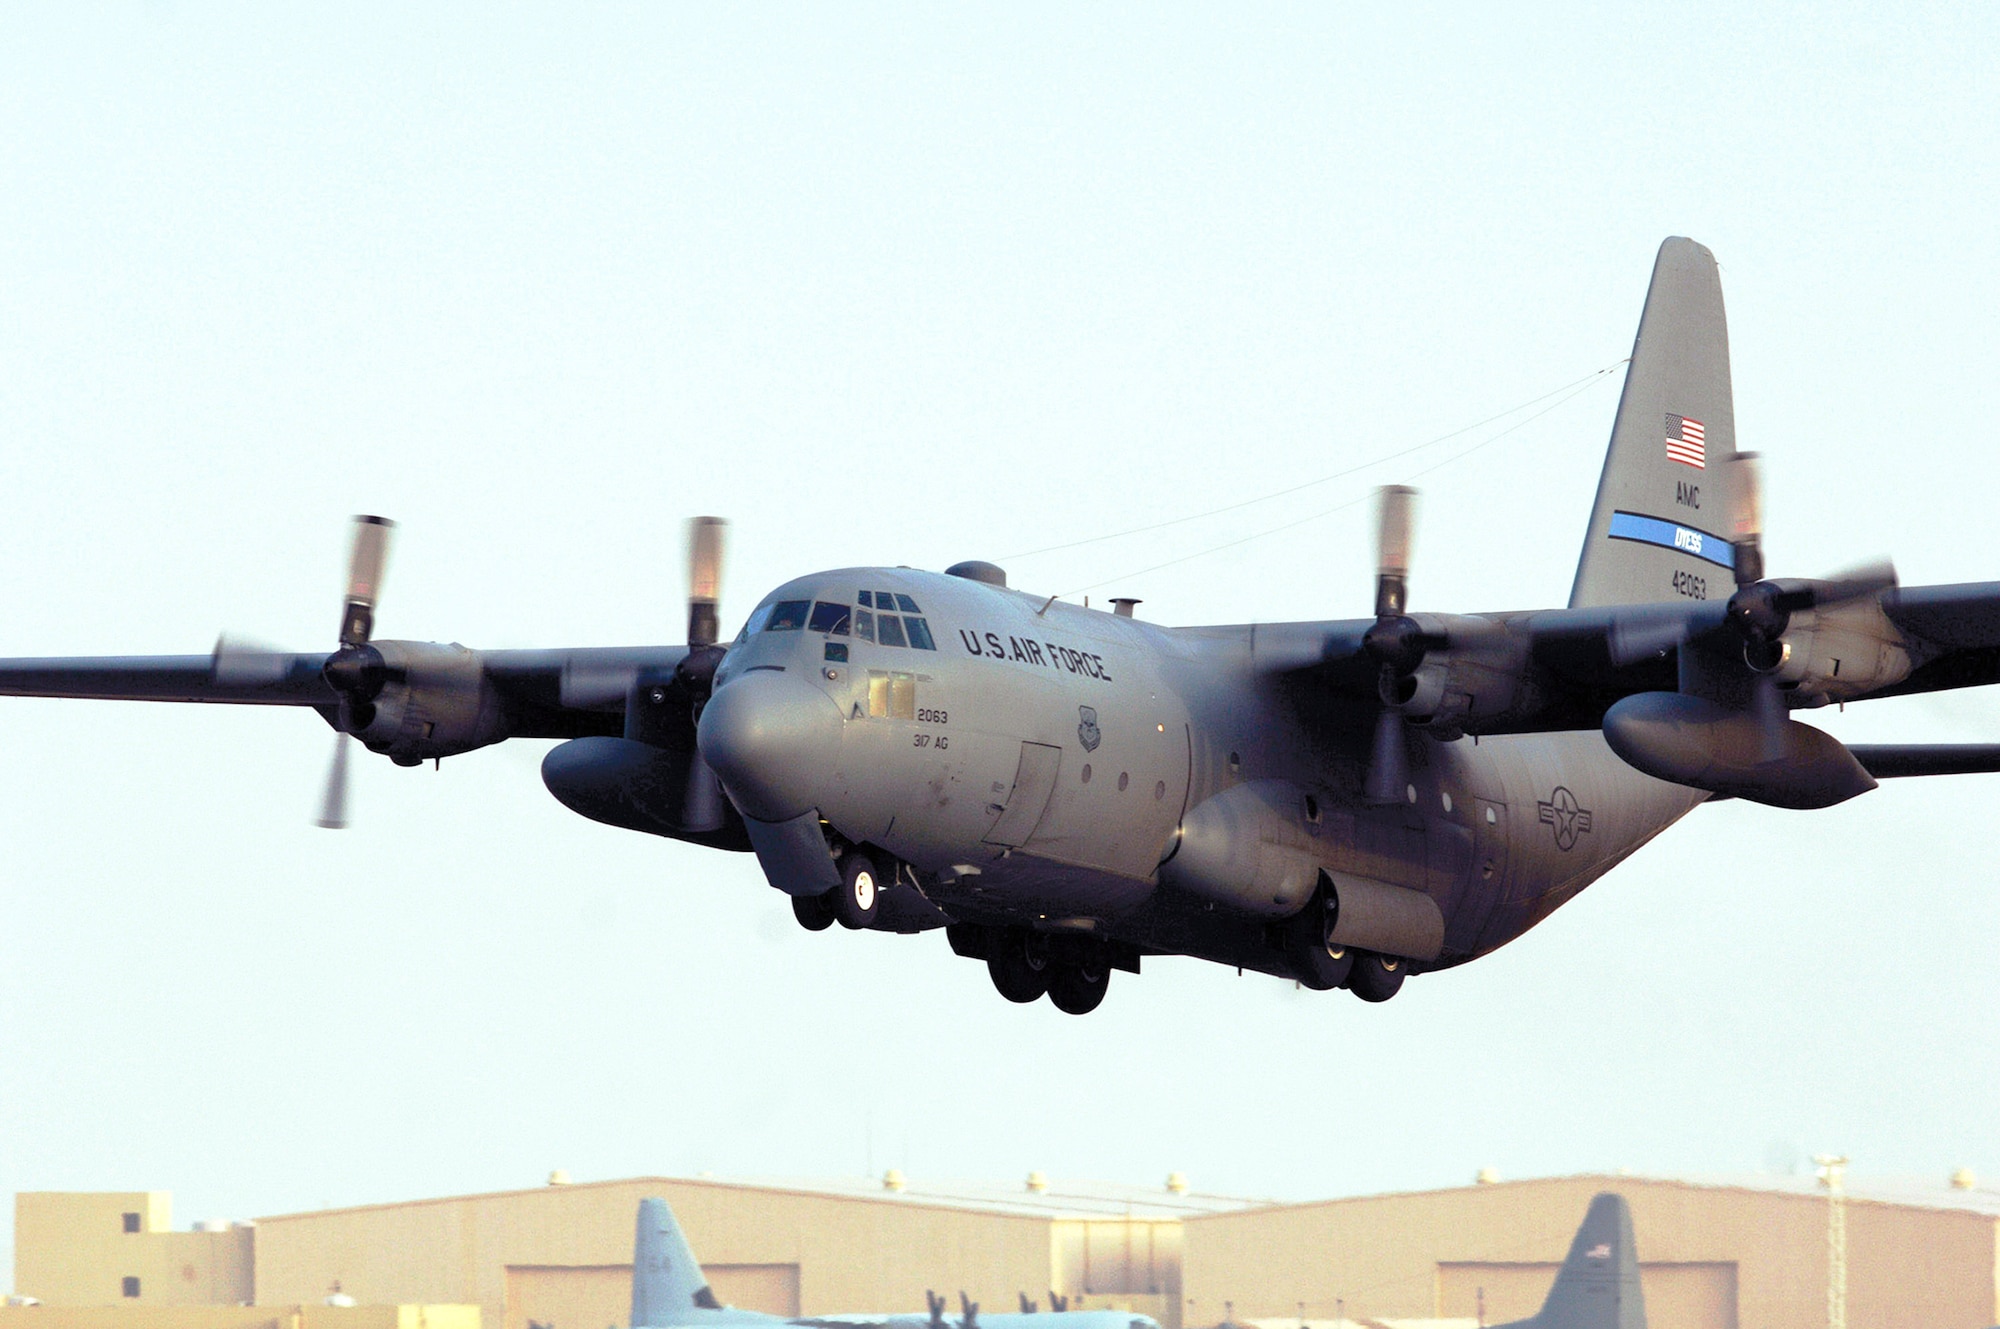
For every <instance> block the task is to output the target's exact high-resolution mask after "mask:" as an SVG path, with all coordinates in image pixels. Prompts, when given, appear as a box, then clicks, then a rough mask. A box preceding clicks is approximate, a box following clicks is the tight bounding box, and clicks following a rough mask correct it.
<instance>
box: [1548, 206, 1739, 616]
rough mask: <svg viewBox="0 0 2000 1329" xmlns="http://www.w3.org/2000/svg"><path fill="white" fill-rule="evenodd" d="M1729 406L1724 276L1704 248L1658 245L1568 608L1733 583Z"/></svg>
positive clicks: (1732, 419)
mask: <svg viewBox="0 0 2000 1329" xmlns="http://www.w3.org/2000/svg"><path fill="white" fill-rule="evenodd" d="M1735 455H1736V408H1735V404H1734V398H1733V396H1732V393H1731V388H1730V382H1729V326H1728V321H1727V320H1726V319H1725V317H1724V315H1723V308H1722V279H1721V274H1720V273H1719V272H1718V271H1717V269H1716V265H1715V255H1713V254H1711V253H1710V252H1709V251H1708V249H1707V248H1706V247H1705V246H1702V245H1699V244H1696V243H1695V242H1694V241H1692V240H1689V239H1686V238H1684V237H1682V236H1673V237H1671V238H1669V239H1668V240H1667V241H1665V242H1664V243H1663V244H1661V246H1660V253H1659V257H1658V258H1657V259H1655V260H1654V263H1653V280H1652V285H1651V286H1650V287H1648V289H1647V291H1646V308H1645V312H1644V313H1642V314H1641V315H1640V317H1639V335H1638V338H1637V340H1635V341H1634V342H1633V344H1632V363H1631V367H1630V368H1629V369H1628V370H1627V371H1626V374H1625V390H1624V392H1623V394H1622V395H1621V396H1620V397H1619V399H1618V416H1617V419H1616V421H1615V423H1614V424H1613V425H1612V429H1611V445H1610V448H1609V449H1608V450H1607V452H1606V453H1605V457H1604V472H1603V474H1602V476H1601V477H1600V478H1599V480H1598V483H1597V501H1596V503H1595V505H1594V506H1593V507H1592V509H1591V513H1590V530H1589V532H1588V534H1587V535H1586V536H1585V538H1584V542H1583V557H1582V558H1581V559H1580V560H1579V561H1578V563H1577V568H1576V582H1575V584H1574V586H1572V587H1571V589H1570V596H1569V602H1570V606H1571V607H1572V608H1580V607H1582V606H1585V605H1607V604H1641V603H1648V602H1652V601H1660V600H1668V601H1671V600H1674V599H1678V598H1681V597H1687V598H1690V599H1723V598H1725V597H1727V596H1728V595H1729V593H1730V592H1731V591H1732V590H1734V589H1735V581H1734V577H1733V574H1732V568H1733V567H1734V563H1735V555H1734V550H1733V548H1732V546H1731V544H1730V542H1731V541H1732V540H1733V539H1735V538H1736V533H1735V532H1734V531H1732V530H1731V514H1732V513H1733V511H1734V509H1735V504H1734V502H1733V492H1732V490H1733V486H1734V485H1735V484H1736V483H1738V481H1737V477H1736V475H1735V474H1734V473H1735V472H1736V471H1737V470H1738V469H1739V468H1737V467H1734V466H1730V465H1728V464H1727V463H1728V462H1729V460H1730V459H1731V458H1733V457H1734V456H1735Z"/></svg>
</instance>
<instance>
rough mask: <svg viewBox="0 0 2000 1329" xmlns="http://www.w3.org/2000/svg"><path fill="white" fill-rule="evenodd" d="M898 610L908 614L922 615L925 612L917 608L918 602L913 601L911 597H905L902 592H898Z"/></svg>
mask: <svg viewBox="0 0 2000 1329" xmlns="http://www.w3.org/2000/svg"><path fill="white" fill-rule="evenodd" d="M896 608H898V609H900V610H902V611H903V612H904V613H906V614H921V613H923V612H924V611H923V610H921V609H919V608H917V602H916V601H915V600H912V599H911V598H910V597H909V596H907V595H904V594H903V593H902V592H901V591H898V592H897V593H896Z"/></svg>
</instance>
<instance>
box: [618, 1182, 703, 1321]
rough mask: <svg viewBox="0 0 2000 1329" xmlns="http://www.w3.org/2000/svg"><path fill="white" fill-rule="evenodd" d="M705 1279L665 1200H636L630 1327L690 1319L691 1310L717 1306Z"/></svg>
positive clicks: (694, 1317)
mask: <svg viewBox="0 0 2000 1329" xmlns="http://www.w3.org/2000/svg"><path fill="white" fill-rule="evenodd" d="M717 1309H720V1303H718V1302H717V1301H716V1299H715V1294H714V1293H713V1292H711V1291H709V1288H708V1279H707V1278H705V1277H703V1276H702V1272H701V1265H700V1264H699V1263H698V1262H697V1261H696V1260H695V1258H694V1251H693V1249H691V1248H690V1247H689V1246H688V1243H687V1238H686V1237H685V1236H683V1235H681V1225H680V1224H679V1223H677V1222H675V1221H674V1211H673V1210H672V1209H670V1208H668V1207H667V1202H666V1201H665V1200H641V1201H639V1230H638V1234H637V1235H636V1236H635V1237H634V1239H633V1242H632V1329H668V1327H669V1326H672V1325H679V1324H690V1323H692V1322H693V1321H694V1320H696V1319H697V1318H698V1317H697V1316H695V1315H692V1314H690V1312H692V1311H696V1310H717Z"/></svg>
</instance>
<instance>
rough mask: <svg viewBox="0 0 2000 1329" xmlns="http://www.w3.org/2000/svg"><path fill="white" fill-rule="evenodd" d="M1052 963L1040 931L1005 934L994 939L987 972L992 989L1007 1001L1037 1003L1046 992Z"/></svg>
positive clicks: (987, 960) (988, 955)
mask: <svg viewBox="0 0 2000 1329" xmlns="http://www.w3.org/2000/svg"><path fill="white" fill-rule="evenodd" d="M1053 968H1054V963H1053V961H1052V959H1051V957H1050V955H1049V939H1048V938H1047V937H1044V936H1043V935H1041V934H1040V933H1039V932H1005V933H1002V934H1001V935H1000V936H998V937H996V938H995V939H994V940H993V943H992V949H991V950H989V951H988V952H987V955H986V972H987V973H989V974H991V975H992V976H993V986H994V987H996V988H998V989H999V990H1000V995H1001V996H1003V997H1005V998H1006V999H1007V1000H1009V1001H1015V1002H1020V1003H1021V1004H1022V1005H1026V1004H1027V1003H1028V1002H1031V1001H1037V1000H1039V999H1040V998H1041V996H1042V994H1043V993H1045V992H1047V991H1048V990H1049V979H1050V977H1051V970H1052V969H1053Z"/></svg>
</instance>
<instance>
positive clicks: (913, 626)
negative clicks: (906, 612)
mask: <svg viewBox="0 0 2000 1329" xmlns="http://www.w3.org/2000/svg"><path fill="white" fill-rule="evenodd" d="M903 598H904V599H905V600H907V599H909V597H908V596H907V595H906V596H904V597H903ZM903 626H904V627H906V628H908V629H909V630H910V645H912V646H914V647H916V648H917V649H918V650H920V651H934V650H936V649H937V643H936V642H934V641H932V640H931V625H930V624H928V623H926V622H924V620H922V619H921V618H906V619H904V620H903Z"/></svg>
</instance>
